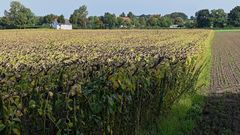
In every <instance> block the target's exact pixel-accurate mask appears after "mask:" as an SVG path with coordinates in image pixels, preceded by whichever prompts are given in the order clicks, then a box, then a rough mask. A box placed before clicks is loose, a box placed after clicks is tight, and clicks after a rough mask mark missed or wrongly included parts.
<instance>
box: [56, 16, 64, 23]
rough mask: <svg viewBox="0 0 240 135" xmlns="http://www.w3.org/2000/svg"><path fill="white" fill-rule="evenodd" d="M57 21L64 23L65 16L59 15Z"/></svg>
mask: <svg viewBox="0 0 240 135" xmlns="http://www.w3.org/2000/svg"><path fill="white" fill-rule="evenodd" d="M57 21H58V23H65V18H64V16H63V15H60V16H59V17H58V18H57Z"/></svg>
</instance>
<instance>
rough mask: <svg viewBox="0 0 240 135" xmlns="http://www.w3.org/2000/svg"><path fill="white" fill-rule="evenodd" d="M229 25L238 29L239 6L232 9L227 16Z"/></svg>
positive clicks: (239, 23) (239, 20) (239, 19)
mask: <svg viewBox="0 0 240 135" xmlns="http://www.w3.org/2000/svg"><path fill="white" fill-rule="evenodd" d="M228 18H229V23H230V25H232V26H235V27H239V26H240V6H236V7H235V8H233V9H232V10H231V11H230V13H229V15H228Z"/></svg>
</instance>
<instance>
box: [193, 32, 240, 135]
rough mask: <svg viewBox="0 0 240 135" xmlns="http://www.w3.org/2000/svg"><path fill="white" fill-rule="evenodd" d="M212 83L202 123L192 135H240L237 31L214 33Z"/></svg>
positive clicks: (238, 34)
mask: <svg viewBox="0 0 240 135" xmlns="http://www.w3.org/2000/svg"><path fill="white" fill-rule="evenodd" d="M212 55H213V58H212V72H211V76H212V80H211V88H210V94H209V96H208V97H207V103H206V105H205V107H204V110H203V117H202V120H201V121H200V122H199V124H198V126H197V127H196V128H195V129H194V131H193V133H192V134H193V135H229V134H230V135H231V134H233V135H240V32H219V33H216V36H215V39H214V42H213V46H212Z"/></svg>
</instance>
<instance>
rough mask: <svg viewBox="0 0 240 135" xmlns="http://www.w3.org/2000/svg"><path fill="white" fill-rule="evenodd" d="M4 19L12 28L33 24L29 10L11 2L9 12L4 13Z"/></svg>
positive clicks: (16, 2)
mask: <svg viewBox="0 0 240 135" xmlns="http://www.w3.org/2000/svg"><path fill="white" fill-rule="evenodd" d="M4 14H5V17H6V18H7V19H8V20H9V23H12V25H14V26H18V27H24V26H26V25H33V24H35V16H34V14H33V13H32V11H31V10H30V9H29V8H26V7H25V6H24V5H22V4H21V3H20V2H18V1H12V2H11V4H10V9H9V11H6V10H5V12H4Z"/></svg>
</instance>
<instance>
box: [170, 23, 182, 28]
mask: <svg viewBox="0 0 240 135" xmlns="http://www.w3.org/2000/svg"><path fill="white" fill-rule="evenodd" d="M169 28H170V29H178V28H180V27H179V26H178V25H176V24H174V25H171V26H170V27H169Z"/></svg>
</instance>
